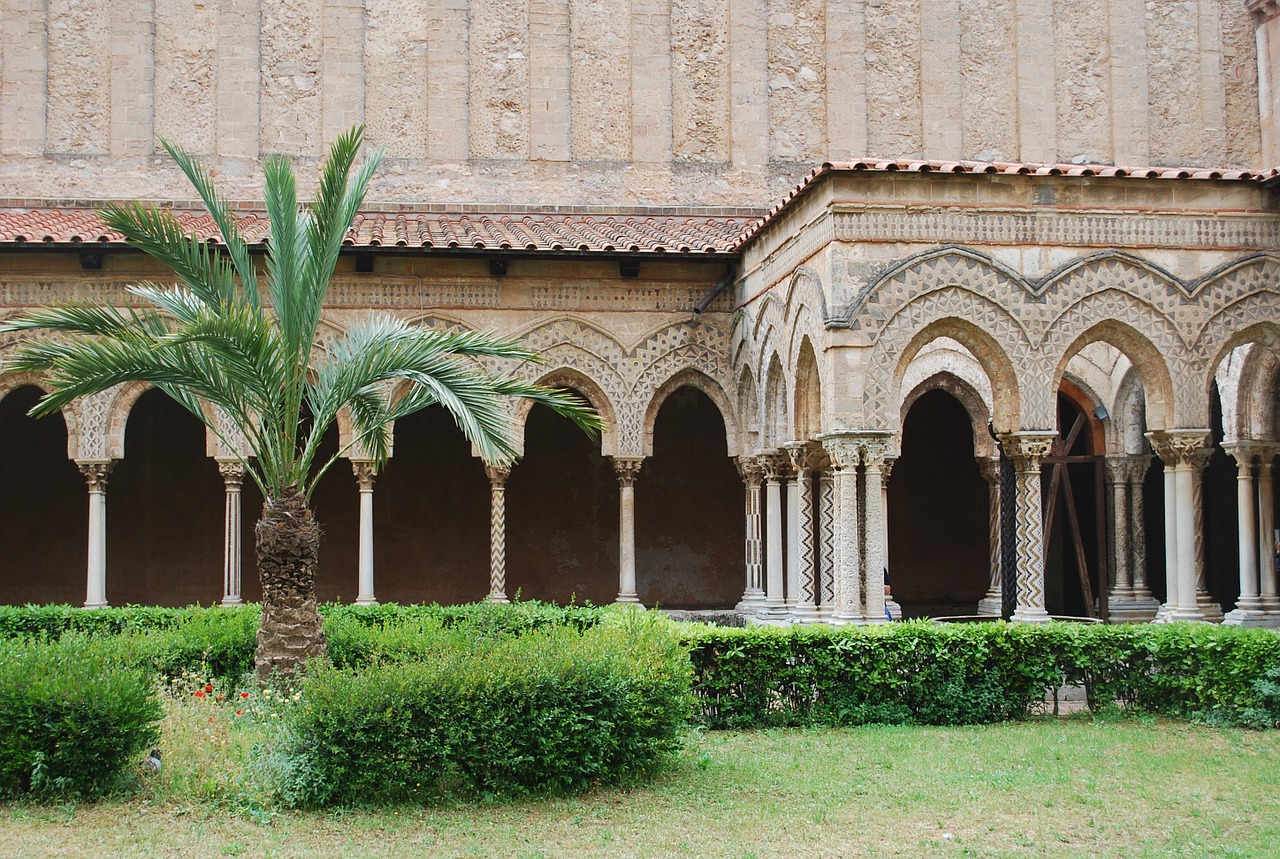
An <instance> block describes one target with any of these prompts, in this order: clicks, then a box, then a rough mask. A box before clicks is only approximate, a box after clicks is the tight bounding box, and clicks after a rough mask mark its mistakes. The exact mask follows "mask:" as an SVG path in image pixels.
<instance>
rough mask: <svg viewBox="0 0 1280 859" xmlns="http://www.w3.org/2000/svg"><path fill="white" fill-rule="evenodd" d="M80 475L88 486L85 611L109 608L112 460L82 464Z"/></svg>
mask: <svg viewBox="0 0 1280 859" xmlns="http://www.w3.org/2000/svg"><path fill="white" fill-rule="evenodd" d="M76 465H77V466H79V467H80V473H81V474H83V475H84V479H85V483H86V484H87V485H88V487H89V564H88V581H87V584H86V587H85V598H84V607H85V608H106V607H107V478H108V477H110V476H111V469H112V468H113V467H114V466H115V462H114V461H112V460H109V459H107V460H93V461H85V462H80V461H77V462H76Z"/></svg>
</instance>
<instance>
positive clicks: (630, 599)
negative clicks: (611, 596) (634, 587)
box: [613, 593, 644, 608]
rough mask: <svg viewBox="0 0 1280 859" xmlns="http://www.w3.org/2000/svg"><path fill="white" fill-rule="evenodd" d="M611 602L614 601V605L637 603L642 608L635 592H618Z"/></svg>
mask: <svg viewBox="0 0 1280 859" xmlns="http://www.w3.org/2000/svg"><path fill="white" fill-rule="evenodd" d="M613 602H614V605H638V606H640V607H641V608H644V606H643V605H641V604H640V597H639V596H638V595H637V594H633V593H632V594H618V598H617V599H616V600H614V601H613Z"/></svg>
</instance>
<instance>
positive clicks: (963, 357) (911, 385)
mask: <svg viewBox="0 0 1280 859" xmlns="http://www.w3.org/2000/svg"><path fill="white" fill-rule="evenodd" d="M937 339H938V338H935V339H934V340H932V341H930V342H932V343H936V342H937ZM940 374H945V375H947V376H950V377H951V378H954V379H957V380H958V381H960V382H963V383H964V384H965V385H967V386H968V387H969V388H971V389H972V390H973V391H974V392H975V393H976V394H977V396H978V398H979V400H981V402H982V412H983V413H984V414H985V415H986V417H985V418H983V427H984V429H983V432H984V433H985V432H986V429H985V427H986V422H987V421H989V420H992V415H993V414H994V412H995V405H994V396H993V394H992V387H991V379H990V378H989V377H988V376H987V373H986V370H984V369H983V367H982V364H980V363H979V362H978V359H977V358H975V357H973V355H972V354H970V353H969V352H968V351H967V350H966V351H959V350H956V349H952V348H949V347H948V348H939V349H936V350H932V351H929V352H927V353H926V352H924V349H923V347H922V349H921V351H920V352H917V353H916V356H915V357H914V358H912V359H911V363H910V364H909V365H908V366H907V367H906V369H905V370H903V374H902V382H901V383H900V387H899V391H900V392H904V393H906V392H910V391H914V390H915V389H917V388H919V387H920V386H921V385H922V384H924V383H925V382H927V381H928V380H929V379H930V378H932V377H935V376H939V375H940ZM924 390H928V389H927V388H925V389H922V390H921V393H923V392H924ZM905 402H906V398H905V397H904V399H903V402H902V403H899V406H898V412H899V414H900V415H901V416H904V417H905V416H906V413H907V412H906V409H905V408H904V405H903V404H904V403H905Z"/></svg>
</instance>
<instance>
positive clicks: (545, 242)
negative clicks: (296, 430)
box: [0, 203, 758, 254]
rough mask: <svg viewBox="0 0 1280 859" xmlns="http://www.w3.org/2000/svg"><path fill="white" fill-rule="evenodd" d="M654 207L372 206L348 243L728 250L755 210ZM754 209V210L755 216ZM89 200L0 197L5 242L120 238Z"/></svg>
mask: <svg viewBox="0 0 1280 859" xmlns="http://www.w3.org/2000/svg"><path fill="white" fill-rule="evenodd" d="M172 211H173V212H174V215H175V216H176V217H177V218H178V221H179V223H181V224H182V225H183V226H184V227H186V228H187V229H188V230H189V231H191V232H192V233H194V234H196V235H198V236H199V237H200V238H202V239H204V240H206V241H210V242H215V243H216V242H218V241H220V239H219V235H218V231H217V229H216V228H215V227H214V224H213V221H212V219H210V218H209V216H208V215H206V214H203V213H200V212H197V211H194V210H191V209H177V208H174V209H173V210H172ZM695 211H696V210H680V209H678V210H675V212H676V213H675V214H671V213H670V212H671V210H657V211H656V212H645V211H643V210H640V211H631V212H625V211H622V212H611V213H599V212H590V211H588V212H579V211H556V212H470V211H459V212H429V211H414V210H398V211H369V212H362V213H360V214H359V215H357V216H356V218H355V221H354V223H353V224H352V227H351V231H350V232H349V233H348V235H347V239H346V241H345V244H346V245H347V246H348V247H353V248H403V249H409V248H435V249H444V250H463V251H527V252H544V253H556V252H574V253H640V254H728V253H733V244H734V239H735V238H736V237H737V236H738V235H739V234H741V233H742V232H743V231H744V230H745V229H747V227H749V226H750V225H751V223H752V222H754V221H756V220H758V210H755V211H754V212H753V210H750V209H741V210H730V212H731V213H730V214H723V215H721V214H705V213H703V214H690V212H695ZM753 215H755V216H754V217H753ZM236 216H237V217H238V218H239V221H240V229H241V231H242V232H243V233H244V236H245V240H246V241H248V242H249V243H250V244H251V245H255V244H262V243H263V242H265V241H266V238H267V227H268V225H267V218H266V215H265V213H264V212H263V211H261V210H256V211H255V210H237V212H236ZM122 242H123V237H122V236H121V235H120V234H119V233H115V232H111V231H110V230H107V229H106V228H105V227H104V226H103V225H102V223H101V222H100V221H99V220H98V216H97V213H96V211H95V209H94V208H93V207H92V205H91V204H89V203H83V204H80V205H74V206H53V205H11V206H2V205H0V245H38V244H51V245H89V244H107V245H111V244H121V243H122Z"/></svg>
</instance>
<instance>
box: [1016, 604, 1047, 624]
mask: <svg viewBox="0 0 1280 859" xmlns="http://www.w3.org/2000/svg"><path fill="white" fill-rule="evenodd" d="M1009 619H1010V620H1011V621H1013V622H1014V623H1048V622H1049V621H1050V620H1052V618H1051V617H1049V612H1047V611H1045V610H1044V609H1042V608H1026V607H1023V606H1018V608H1017V610H1016V611H1014V613H1013V617H1011V618H1009Z"/></svg>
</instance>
